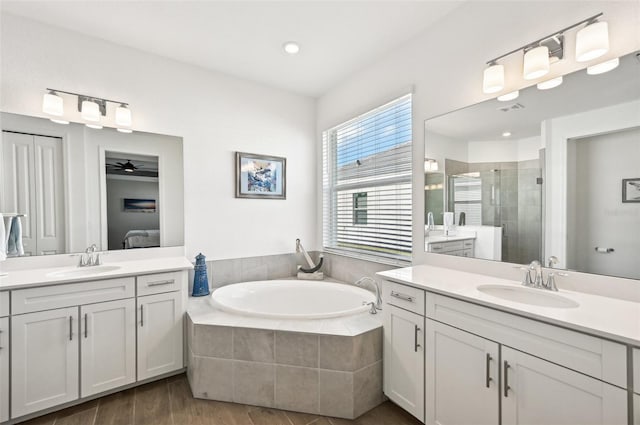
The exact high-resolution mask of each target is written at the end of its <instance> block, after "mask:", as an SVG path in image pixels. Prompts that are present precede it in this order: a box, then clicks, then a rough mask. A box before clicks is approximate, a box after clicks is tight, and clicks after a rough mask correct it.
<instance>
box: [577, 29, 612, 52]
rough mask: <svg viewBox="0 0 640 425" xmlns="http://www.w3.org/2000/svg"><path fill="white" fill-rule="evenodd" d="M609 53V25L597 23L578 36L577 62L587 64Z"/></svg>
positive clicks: (583, 30) (580, 32) (579, 32)
mask: <svg viewBox="0 0 640 425" xmlns="http://www.w3.org/2000/svg"><path fill="white" fill-rule="evenodd" d="M608 51H609V25H608V24H607V23H606V22H596V23H594V24H591V25H587V26H586V27H584V28H582V29H581V30H580V31H578V33H577V34H576V60H577V61H578V62H587V61H590V60H592V59H595V58H599V57H600V56H602V55H604V54H605V53H607V52H608Z"/></svg>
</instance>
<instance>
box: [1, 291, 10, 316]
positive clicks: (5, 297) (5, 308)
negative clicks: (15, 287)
mask: <svg viewBox="0 0 640 425" xmlns="http://www.w3.org/2000/svg"><path fill="white" fill-rule="evenodd" d="M8 315H9V292H0V317H4V316H8Z"/></svg>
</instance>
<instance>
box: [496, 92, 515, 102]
mask: <svg viewBox="0 0 640 425" xmlns="http://www.w3.org/2000/svg"><path fill="white" fill-rule="evenodd" d="M519 95H520V92H519V91H518V90H516V91H512V92H511V93H507V94H503V95H502V96H498V100H499V101H500V102H508V101H509V100H513V99H517V98H518V96H519Z"/></svg>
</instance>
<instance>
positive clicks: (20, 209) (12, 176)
mask: <svg viewBox="0 0 640 425" xmlns="http://www.w3.org/2000/svg"><path fill="white" fill-rule="evenodd" d="M33 149H34V146H33V136H32V135H30V134H22V133H11V132H8V131H3V132H2V162H1V163H0V165H1V166H2V173H1V177H2V194H1V198H0V213H5V214H6V213H20V214H25V215H26V217H21V218H20V220H21V222H22V244H23V246H24V254H25V255H36V253H37V242H36V239H37V238H36V230H35V229H36V211H37V209H36V191H35V186H36V182H35V170H34V154H33ZM7 231H9V229H7Z"/></svg>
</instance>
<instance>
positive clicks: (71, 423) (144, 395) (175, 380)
mask: <svg viewBox="0 0 640 425" xmlns="http://www.w3.org/2000/svg"><path fill="white" fill-rule="evenodd" d="M23 424H24V425H311V424H313V425H420V422H419V421H418V420H417V419H415V418H414V417H413V416H411V415H409V414H408V413H407V412H405V411H404V410H402V409H400V408H399V407H397V406H396V405H394V404H393V403H391V402H386V403H383V404H381V405H380V406H378V407H376V408H375V409H373V410H371V411H369V412H367V413H365V414H364V415H362V416H360V417H359V418H358V419H356V420H353V421H351V420H345V419H337V418H329V417H323V416H317V415H310V414H306V413H296V412H287V411H284V410H277V409H269V408H264V407H255V406H247V405H244V404H235V403H224V402H220V401H210V400H199V399H195V398H193V396H192V395H191V389H190V388H189V383H188V382H187V378H186V376H185V375H178V376H175V377H172V378H169V379H163V380H161V381H157V382H153V383H150V384H146V385H143V386H140V387H137V388H132V389H129V390H126V391H122V392H119V393H116V394H113V395H110V396H106V397H103V398H100V399H97V400H93V401H89V402H87V403H84V404H81V405H78V406H74V407H70V408H68V409H64V410H61V411H59V412H55V413H51V414H49V415H46V416H42V417H40V418H36V419H32V420H30V421H27V422H23Z"/></svg>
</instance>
